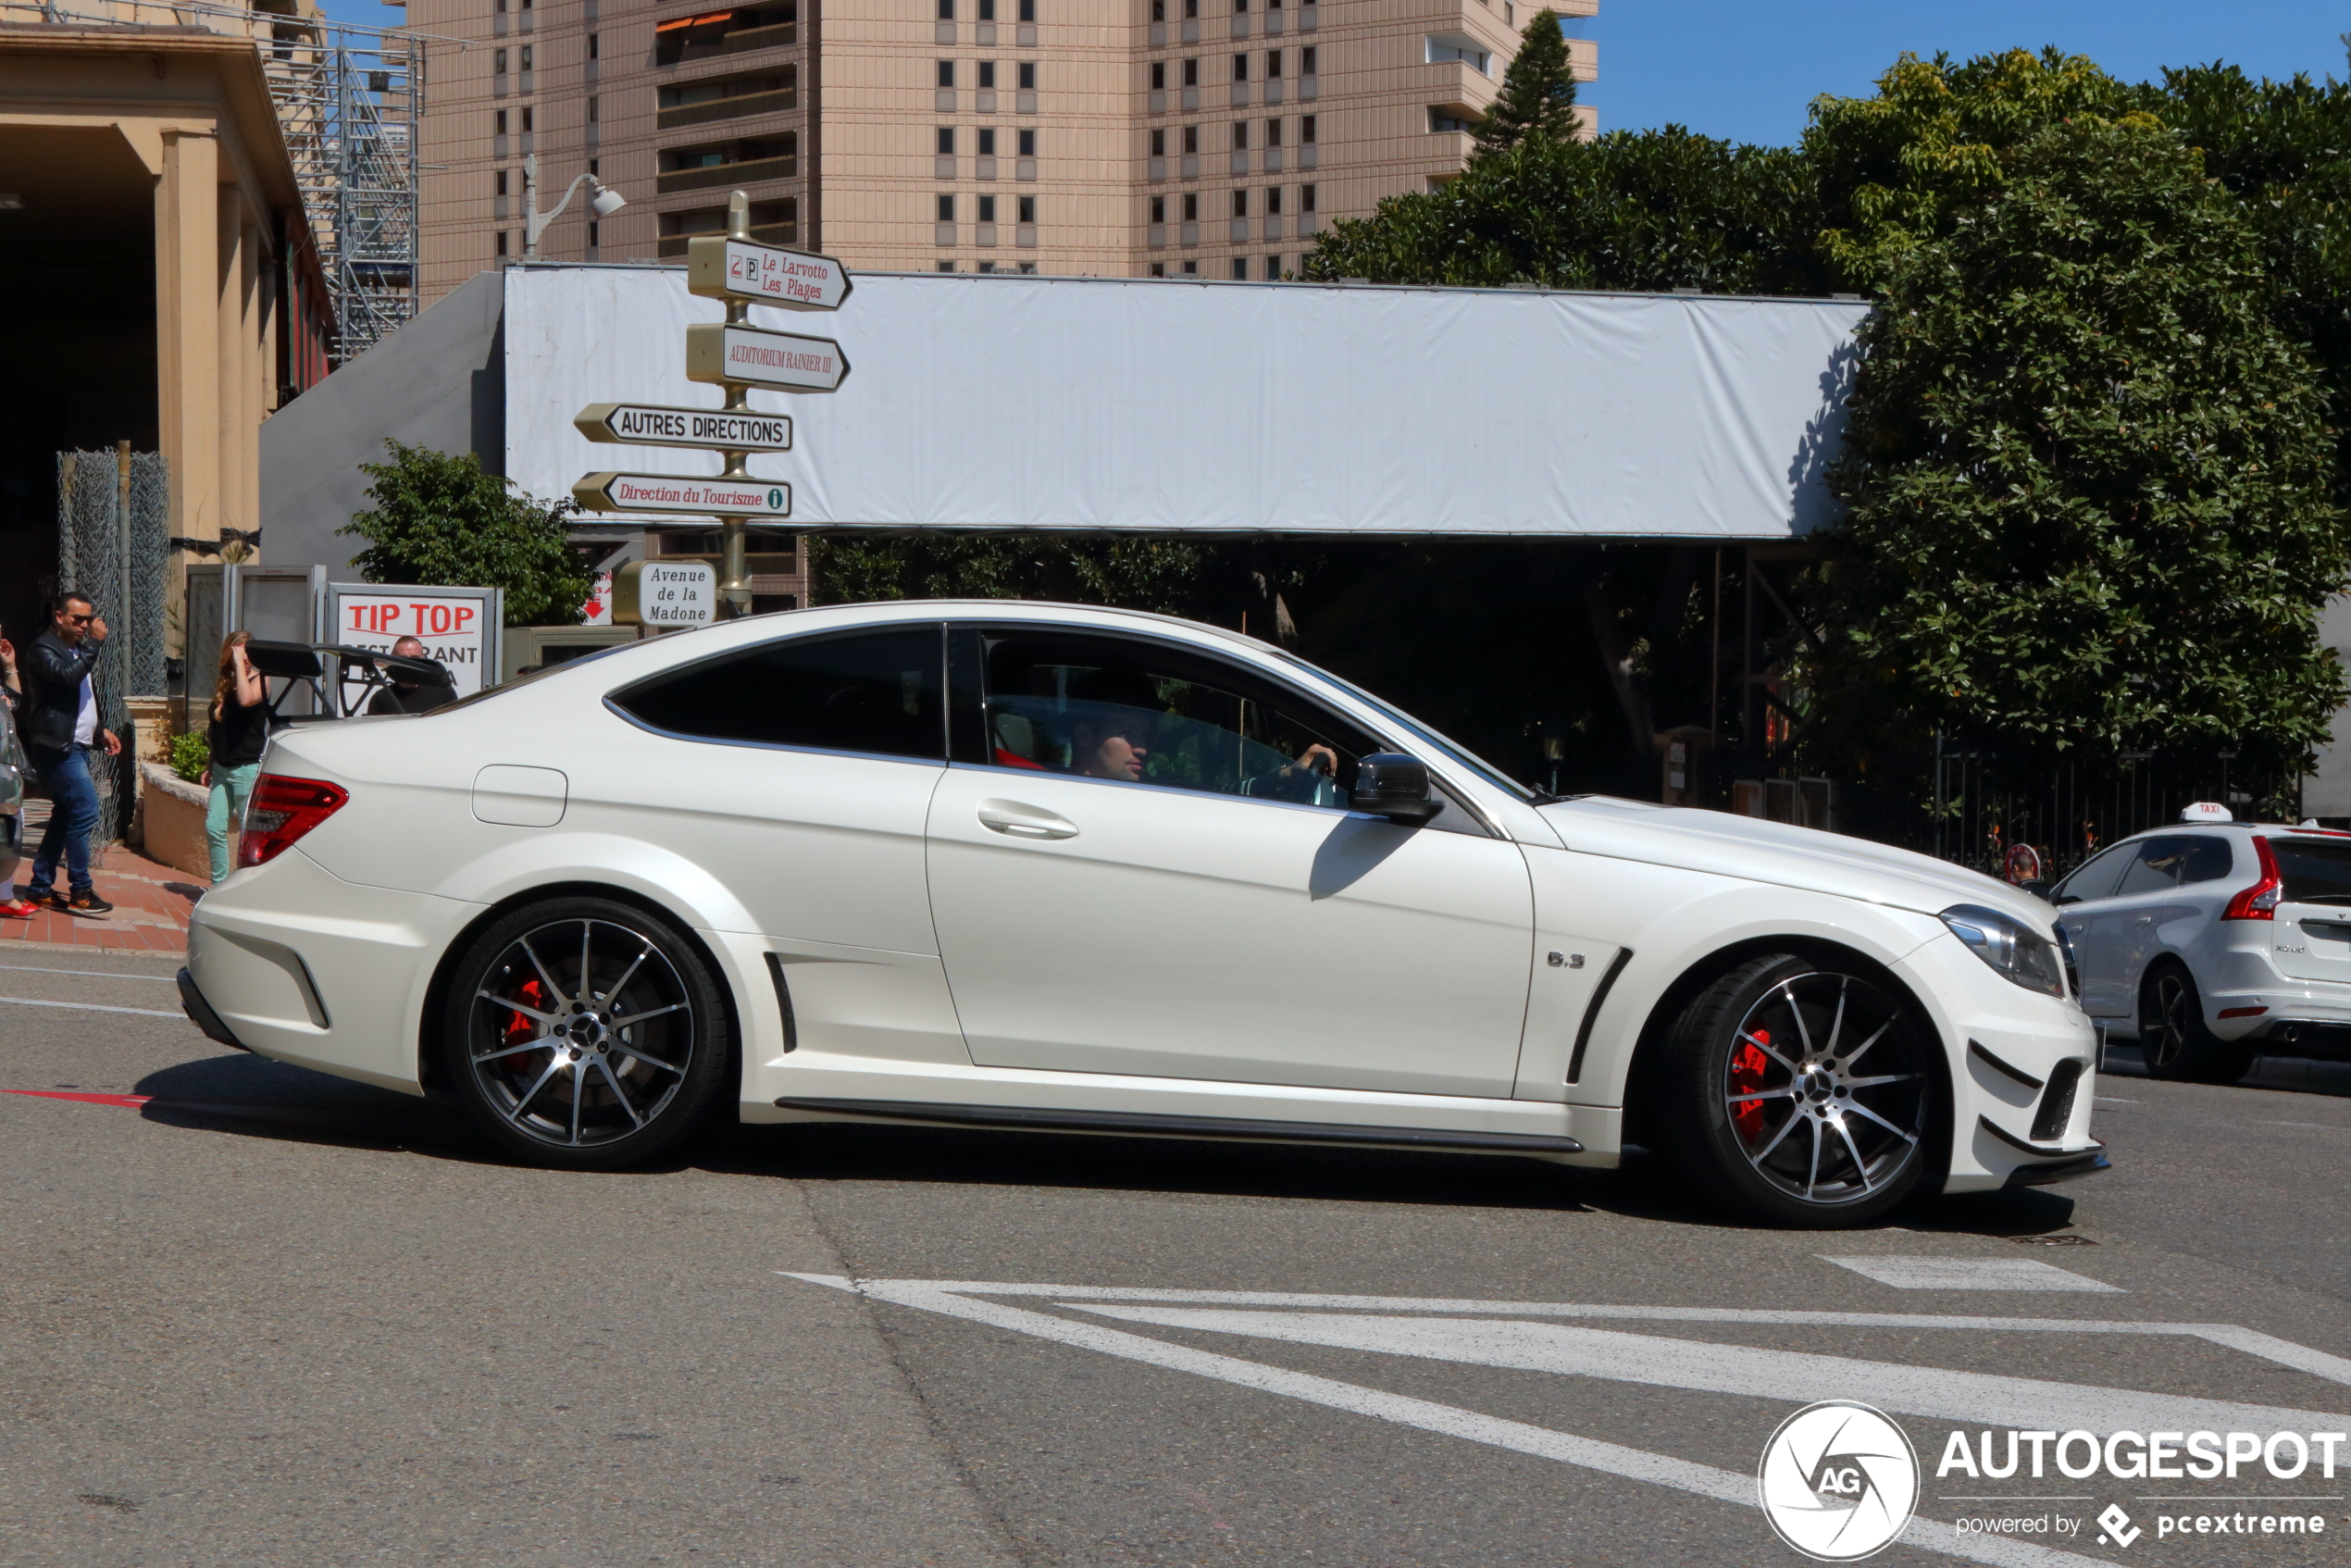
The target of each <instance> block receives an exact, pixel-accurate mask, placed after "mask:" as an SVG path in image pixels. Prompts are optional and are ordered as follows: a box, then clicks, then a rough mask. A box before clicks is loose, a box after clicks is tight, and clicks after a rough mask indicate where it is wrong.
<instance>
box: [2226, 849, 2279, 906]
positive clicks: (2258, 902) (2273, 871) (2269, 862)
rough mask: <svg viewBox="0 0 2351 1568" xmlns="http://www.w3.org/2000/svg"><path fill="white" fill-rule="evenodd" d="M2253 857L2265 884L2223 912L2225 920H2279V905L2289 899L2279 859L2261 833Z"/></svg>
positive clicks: (2243, 894) (2233, 901) (2248, 891)
mask: <svg viewBox="0 0 2351 1568" xmlns="http://www.w3.org/2000/svg"><path fill="white" fill-rule="evenodd" d="M2253 856H2254V859H2255V860H2257V861H2258V862H2259V863H2260V866H2261V880H2259V881H2258V882H2256V883H2254V884H2253V886H2251V887H2249V888H2247V889H2245V890H2244V891H2242V892H2240V893H2238V894H2237V896H2236V897H2234V898H2233V899H2231V900H2230V901H2229V907H2228V908H2226V909H2224V910H2222V911H2221V912H2220V918H2221V919H2223V920H2275V919H2276V918H2277V917H2278V901H2279V900H2280V899H2282V898H2283V897H2284V896H2285V878H2284V877H2281V876H2279V875H2278V857H2277V856H2276V855H2273V854H2271V853H2270V840H2267V839H2265V838H2263V837H2261V835H2259V834H2258V833H2256V834H2255V835H2254V836H2253Z"/></svg>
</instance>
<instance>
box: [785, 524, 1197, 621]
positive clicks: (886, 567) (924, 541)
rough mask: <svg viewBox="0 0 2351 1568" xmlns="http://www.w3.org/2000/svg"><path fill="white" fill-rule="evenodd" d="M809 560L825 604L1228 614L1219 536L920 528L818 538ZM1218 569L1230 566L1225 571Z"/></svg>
mask: <svg viewBox="0 0 2351 1568" xmlns="http://www.w3.org/2000/svg"><path fill="white" fill-rule="evenodd" d="M808 544H809V566H810V569H811V570H812V571H813V572H814V573H815V581H816V585H817V594H818V597H819V598H820V599H821V600H822V601H823V602H825V603H827V604H856V603H862V602H864V601H866V600H874V599H1047V600H1055V601H1058V602H1061V603H1064V604H1115V605H1119V606H1121V607H1123V608H1126V609H1133V610H1153V611H1156V612H1158V613H1160V614H1162V615H1173V616H1201V617H1203V618H1208V619H1223V618H1225V616H1223V614H1222V612H1223V610H1224V608H1225V606H1224V605H1223V604H1222V603H1221V600H1223V599H1224V598H1225V597H1227V595H1226V594H1225V592H1223V591H1220V588H1221V584H1220V582H1219V580H1218V579H1220V577H1222V576H1225V575H1229V567H1228V566H1227V564H1226V563H1225V562H1223V561H1222V560H1221V559H1220V555H1221V554H1225V553H1226V552H1224V551H1222V550H1221V549H1220V546H1219V545H1217V544H1215V543H1210V542H1203V541H1196V540H1189V539H1181V538H1157V537H1151V536H1148V535H1146V536H1142V537H1115V536H1099V535H1060V534H1035V533H1030V534H996V533H921V534H911V535H902V536H899V537H897V538H885V539H875V538H865V537H860V536H858V535H854V534H835V535H831V536H826V535H822V534H819V535H815V536H813V537H812V538H811V539H810V540H809V541H808ZM1220 567H1224V568H1225V570H1221V571H1220Z"/></svg>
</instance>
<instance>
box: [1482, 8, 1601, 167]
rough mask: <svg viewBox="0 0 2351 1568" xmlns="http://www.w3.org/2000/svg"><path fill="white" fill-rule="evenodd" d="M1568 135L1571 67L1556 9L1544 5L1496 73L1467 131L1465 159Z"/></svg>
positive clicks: (1571, 131)
mask: <svg viewBox="0 0 2351 1568" xmlns="http://www.w3.org/2000/svg"><path fill="white" fill-rule="evenodd" d="M1574 139H1575V70H1574V64H1573V62H1571V61H1570V60H1569V58H1568V54H1567V34H1565V33H1564V32H1562V31H1560V19H1559V13H1558V12H1556V11H1553V10H1550V9H1549V8H1548V7H1547V8H1545V9H1543V10H1540V11H1537V12H1536V13H1535V19H1534V20H1533V21H1531V22H1528V23H1527V24H1526V31H1525V32H1524V33H1523V34H1521V35H1520V40H1519V45H1518V53H1517V54H1515V55H1513V56H1511V63H1510V68H1508V69H1507V70H1505V71H1503V73H1502V91H1501V92H1500V93H1498V94H1497V95H1496V96H1495V99H1494V106H1493V107H1491V108H1489V109H1487V110H1486V118H1484V119H1482V120H1480V121H1478V124H1477V130H1476V131H1474V132H1473V133H1472V135H1471V140H1472V141H1474V142H1475V143H1477V150H1476V151H1475V152H1474V153H1472V154H1471V155H1470V157H1471V160H1472V161H1473V162H1474V161H1475V160H1477V159H1479V158H1486V157H1491V156H1493V155H1495V154H1496V153H1500V152H1507V151H1509V150H1510V149H1511V148H1512V147H1516V146H1520V145H1523V144H1524V143H1528V142H1572V141H1574Z"/></svg>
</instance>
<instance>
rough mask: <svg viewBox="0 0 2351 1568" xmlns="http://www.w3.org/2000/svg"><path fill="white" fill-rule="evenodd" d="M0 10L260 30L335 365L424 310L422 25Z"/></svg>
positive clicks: (70, 3)
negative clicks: (420, 247)
mask: <svg viewBox="0 0 2351 1568" xmlns="http://www.w3.org/2000/svg"><path fill="white" fill-rule="evenodd" d="M0 21H41V22H46V23H50V24H53V25H56V24H62V25H66V26H92V27H122V26H146V27H200V28H203V29H205V30H206V31H211V32H220V33H228V34H232V35H238V36H243V37H247V38H250V39H252V40H253V41H254V44H255V47H256V48H257V49H259V50H260V51H261V64H262V70H263V74H264V75H265V76H267V79H268V81H269V95H270V97H271V99H272V100H273V101H274V102H275V103H276V105H277V108H278V124H279V126H280V130H281V131H283V132H284V135H285V140H286V151H287V153H288V155H289V156H291V157H292V161H293V168H294V178H295V180H297V181H298V182H299V183H300V185H301V188H302V205H303V210H304V213H305V216H306V217H307V218H309V220H310V232H311V236H312V238H313V239H314V240H315V241H316V242H317V246H318V259H319V263H320V266H321V269H322V270H323V271H324V272H325V273H326V276H327V288H328V292H329V295H330V299H331V300H332V303H333V305H334V312H335V336H334V339H333V342H332V346H331V348H330V356H331V358H332V359H333V362H334V364H335V365H336V366H337V367H341V366H343V365H345V364H348V363H349V362H350V361H351V360H352V359H354V358H355V357H356V356H357V355H360V354H362V353H365V352H366V351H367V349H368V348H370V347H371V346H373V345H374V344H375V343H376V342H379V340H380V339H382V338H383V336H384V335H385V334H386V333H388V332H390V331H392V330H393V329H394V328H396V327H398V326H399V325H400V324H401V323H402V322H404V321H405V320H407V319H408V318H409V317H412V316H414V315H416V313H417V176H418V174H419V172H420V166H419V165H418V162H417V155H418V149H419V143H421V141H422V139H423V137H422V132H423V123H424V112H425V40H424V39H423V37H421V36H420V35H418V34H416V33H412V32H402V31H387V30H385V29H382V28H373V27H360V26H357V25H355V24H352V23H346V22H338V21H334V20H331V19H329V18H327V17H325V16H323V15H321V14H320V13H319V11H318V8H317V3H316V0H255V4H254V5H252V6H229V5H217V4H211V3H209V0H0Z"/></svg>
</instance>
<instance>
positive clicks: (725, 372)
mask: <svg viewBox="0 0 2351 1568" xmlns="http://www.w3.org/2000/svg"><path fill="white" fill-rule="evenodd" d="M848 374H849V361H848V359H847V358H845V357H844V356H843V355H842V354H841V352H840V344H839V343H837V342H833V340H832V339H830V338H804V337H802V336H801V335H800V334H799V333H797V332H770V331H767V330H765V329H763V328H759V327H738V326H733V325H730V324H728V323H725V322H716V321H710V322H698V323H696V324H695V325H693V326H690V327H688V328H687V329H686V379H687V380H690V381H740V382H743V383H744V384H746V385H749V386H754V387H774V388H777V390H779V391H782V392H831V391H833V390H835V389H836V388H838V387H839V386H840V383H841V381H842V380H843V379H844V378H846V377H847V376H848Z"/></svg>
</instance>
